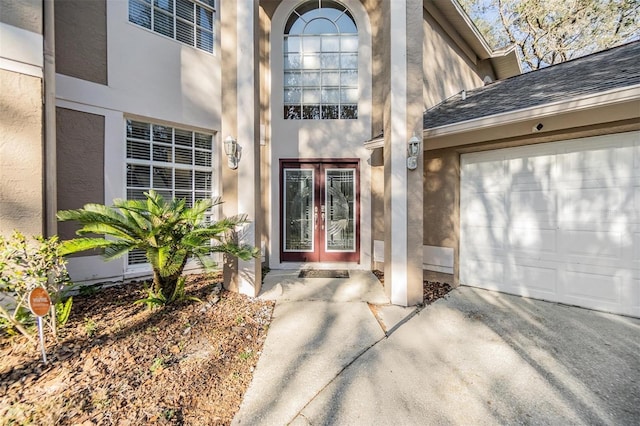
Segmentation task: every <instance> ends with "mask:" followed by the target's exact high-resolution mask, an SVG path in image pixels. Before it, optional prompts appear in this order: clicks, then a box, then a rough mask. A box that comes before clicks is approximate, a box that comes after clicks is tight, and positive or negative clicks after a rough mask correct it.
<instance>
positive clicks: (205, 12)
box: [129, 0, 215, 53]
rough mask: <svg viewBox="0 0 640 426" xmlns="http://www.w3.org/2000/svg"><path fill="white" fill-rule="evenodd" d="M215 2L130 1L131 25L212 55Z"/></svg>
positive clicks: (194, 0)
mask: <svg viewBox="0 0 640 426" xmlns="http://www.w3.org/2000/svg"><path fill="white" fill-rule="evenodd" d="M214 16H215V0H129V22H132V23H134V24H136V25H140V26H141V27H144V28H148V29H150V30H153V31H155V32H157V33H160V34H162V35H165V36H167V37H170V38H172V39H174V40H178V41H180V42H182V43H185V44H188V45H190V46H195V47H197V48H198V49H201V50H204V51H206V52H209V53H213V41H214V36H213V31H214V27H213V19H214Z"/></svg>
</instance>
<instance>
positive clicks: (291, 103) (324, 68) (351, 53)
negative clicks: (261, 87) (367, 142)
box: [282, 0, 360, 120]
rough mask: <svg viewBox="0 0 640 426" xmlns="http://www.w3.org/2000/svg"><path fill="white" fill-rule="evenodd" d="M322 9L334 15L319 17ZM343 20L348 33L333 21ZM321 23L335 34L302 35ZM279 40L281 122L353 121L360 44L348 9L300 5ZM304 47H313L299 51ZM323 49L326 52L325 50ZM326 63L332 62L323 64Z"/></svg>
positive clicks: (329, 4) (357, 96)
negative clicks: (329, 25) (280, 41)
mask: <svg viewBox="0 0 640 426" xmlns="http://www.w3.org/2000/svg"><path fill="white" fill-rule="evenodd" d="M323 9H327V10H333V11H335V13H333V12H332V13H320V11H322V10H323ZM332 15H333V16H332ZM305 16H306V19H305ZM345 17H346V19H348V20H349V21H348V24H349V25H350V26H352V27H353V31H349V29H347V31H344V29H342V30H341V26H342V24H340V23H339V22H340V20H341V19H342V20H344V19H345ZM321 20H326V21H328V22H330V23H331V24H333V27H335V31H334V32H317V31H312V32H306V31H307V28H309V27H310V25H311V24H313V23H314V21H321ZM282 40H283V44H282V46H283V50H282V61H283V62H282V63H283V69H282V94H283V102H282V107H283V110H282V113H283V119H285V120H348V119H356V120H357V119H358V104H359V100H360V81H359V74H360V69H359V68H360V66H359V65H360V64H359V52H358V50H359V47H360V39H359V29H358V26H357V24H356V21H355V18H354V17H353V14H352V13H351V12H350V11H349V9H348V8H347V7H346V6H344V5H342V4H340V3H338V2H335V1H331V0H325V1H320V2H319V1H318V0H312V1H308V2H305V3H302V4H300V5H298V7H296V8H295V9H294V10H293V11H292V12H291V13H290V14H289V17H288V18H287V22H286V25H285V29H284V32H283V35H282ZM306 43H309V45H311V44H312V43H316V44H317V47H313V48H312V49H310V50H305V46H304V45H305V44H306ZM349 43H350V45H349ZM329 45H332V47H330V48H327V47H326V46H329ZM336 46H337V47H336ZM330 60H331V61H335V62H334V63H331V64H329V61H330ZM349 60H350V62H351V63H348V62H347V61H349Z"/></svg>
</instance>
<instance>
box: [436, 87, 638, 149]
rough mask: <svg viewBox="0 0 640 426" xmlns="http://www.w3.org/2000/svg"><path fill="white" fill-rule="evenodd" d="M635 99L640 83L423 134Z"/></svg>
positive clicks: (458, 130)
mask: <svg viewBox="0 0 640 426" xmlns="http://www.w3.org/2000/svg"><path fill="white" fill-rule="evenodd" d="M634 100H640V84H637V85H634V86H629V87H625V88H623V89H619V88H617V89H612V90H608V91H605V92H599V93H593V94H589V95H584V96H578V97H574V98H570V99H566V100H562V101H557V102H551V103H548V104H544V105H539V106H534V107H530V108H524V109H519V110H516V111H509V112H504V113H501V114H494V115H490V116H487V117H480V118H474V119H471V120H466V121H461V122H459V123H454V124H447V125H444V126H439V127H433V128H427V129H425V130H424V132H423V137H424V138H434V137H439V136H448V135H455V134H458V133H466V132H470V131H474V130H480V129H486V128H489V127H497V126H502V125H506V124H512V123H519V122H522V121H527V120H532V119H538V118H545V117H549V116H552V115H557V114H564V113H569V112H578V111H583V110H587V109H592V108H597V107H604V106H611V105H615V104H620V103H624V102H629V101H634Z"/></svg>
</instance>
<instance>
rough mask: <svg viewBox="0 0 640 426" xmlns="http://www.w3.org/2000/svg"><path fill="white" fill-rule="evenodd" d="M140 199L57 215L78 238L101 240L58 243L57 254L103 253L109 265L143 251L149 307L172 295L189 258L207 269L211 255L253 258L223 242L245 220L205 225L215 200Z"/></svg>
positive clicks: (250, 253)
mask: <svg viewBox="0 0 640 426" xmlns="http://www.w3.org/2000/svg"><path fill="white" fill-rule="evenodd" d="M145 196H146V199H145V200H122V199H117V200H114V203H113V206H111V207H107V206H104V205H101V204H87V205H85V206H84V208H82V209H78V210H64V211H60V212H58V219H59V220H61V221H65V220H76V221H78V222H80V224H81V225H82V227H81V229H80V230H79V231H78V235H81V236H82V235H86V234H98V235H104V236H106V237H107V238H90V237H80V238H76V239H73V240H69V241H64V242H62V247H61V251H62V253H63V254H70V253H77V252H80V251H85V250H91V249H103V255H104V256H105V257H106V258H107V259H113V258H116V257H120V256H122V255H124V254H125V253H127V252H128V251H130V250H132V249H141V250H143V251H144V252H145V255H146V258H147V261H148V262H149V264H150V265H151V267H152V269H153V271H154V286H153V292H154V293H153V294H151V293H150V294H149V298H148V299H147V300H148V301H151V302H156V300H152V299H154V298H157V297H158V296H159V295H162V294H166V295H171V294H174V291H175V289H176V283H177V280H178V278H179V277H180V276H181V274H182V271H183V270H184V267H185V264H186V262H187V259H189V258H193V259H196V260H197V261H198V262H199V263H200V264H201V265H202V266H203V267H205V268H207V267H210V266H211V265H212V264H213V260H212V258H211V254H212V253H216V252H219V253H225V254H228V255H231V256H236V257H239V258H241V259H244V260H249V259H250V258H252V257H256V256H258V255H259V251H258V250H257V249H254V248H252V247H249V246H244V245H243V246H238V245H236V244H234V243H233V242H232V241H231V239H230V238H228V236H232V235H233V232H234V231H235V229H236V227H237V226H239V225H243V224H245V223H248V220H247V216H246V215H236V216H231V217H227V218H223V219H221V220H218V221H216V222H213V223H208V222H207V221H206V220H205V219H206V218H207V216H208V214H209V213H210V212H211V208H212V207H213V206H216V205H219V204H220V203H222V200H221V199H220V198H219V197H218V198H215V199H213V200H209V199H206V200H198V201H196V202H195V203H194V205H193V206H192V207H189V206H187V204H186V201H185V200H184V199H170V200H166V199H165V198H164V197H162V196H161V195H160V194H159V193H157V192H156V191H153V190H150V191H149V192H147V193H145ZM212 242H214V244H213V245H212ZM163 292H164V293H163ZM168 300H169V302H170V301H171V300H173V299H172V298H171V299H168Z"/></svg>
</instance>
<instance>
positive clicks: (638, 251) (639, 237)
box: [630, 232, 640, 271]
mask: <svg viewBox="0 0 640 426" xmlns="http://www.w3.org/2000/svg"><path fill="white" fill-rule="evenodd" d="M630 251H631V252H632V253H633V263H634V264H635V268H636V269H637V270H638V271H640V232H635V233H634V234H633V249H632V250H630Z"/></svg>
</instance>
